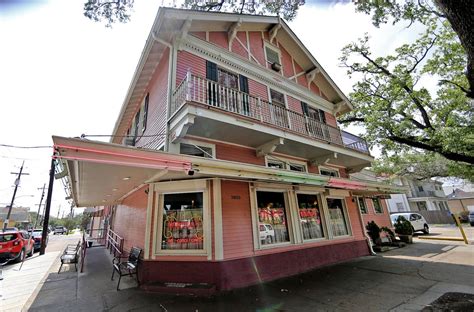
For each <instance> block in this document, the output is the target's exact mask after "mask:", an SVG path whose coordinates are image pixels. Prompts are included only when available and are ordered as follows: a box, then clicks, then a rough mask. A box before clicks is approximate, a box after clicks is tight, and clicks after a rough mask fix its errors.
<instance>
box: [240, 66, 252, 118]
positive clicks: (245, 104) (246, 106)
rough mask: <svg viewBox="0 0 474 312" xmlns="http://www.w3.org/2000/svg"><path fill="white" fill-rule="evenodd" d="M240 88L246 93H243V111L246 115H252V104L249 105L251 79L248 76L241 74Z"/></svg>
mask: <svg viewBox="0 0 474 312" xmlns="http://www.w3.org/2000/svg"><path fill="white" fill-rule="evenodd" d="M239 82H240V83H239V88H240V91H242V92H243V93H245V94H242V113H243V114H244V115H247V116H249V115H250V106H249V96H248V94H249V81H248V79H247V77H245V76H243V75H239Z"/></svg>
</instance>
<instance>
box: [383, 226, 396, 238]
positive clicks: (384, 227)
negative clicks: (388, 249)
mask: <svg viewBox="0 0 474 312" xmlns="http://www.w3.org/2000/svg"><path fill="white" fill-rule="evenodd" d="M380 230H381V231H382V232H385V233H387V234H388V236H389V237H390V240H391V241H392V242H394V241H395V240H396V239H395V233H393V231H392V230H391V229H389V228H388V227H386V226H382V227H381V228H380Z"/></svg>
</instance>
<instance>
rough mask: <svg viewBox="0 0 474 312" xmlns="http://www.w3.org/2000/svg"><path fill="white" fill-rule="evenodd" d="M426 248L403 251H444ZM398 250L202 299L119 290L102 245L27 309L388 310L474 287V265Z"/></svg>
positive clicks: (51, 282) (55, 277) (126, 282)
mask: <svg viewBox="0 0 474 312" xmlns="http://www.w3.org/2000/svg"><path fill="white" fill-rule="evenodd" d="M422 244H423V243H416V244H415V245H414V246H408V247H405V248H403V249H400V250H399V251H400V252H401V251H402V250H406V251H405V252H408V251H409V250H410V249H415V250H413V251H411V252H412V253H413V254H414V255H416V254H423V253H424V254H426V253H427V252H428V251H430V252H431V251H438V252H440V251H443V248H445V247H446V245H442V244H440V245H437V244H429V245H430V246H424V245H422ZM433 245H435V246H433ZM436 245H437V246H436ZM470 248H471V249H470V251H472V250H473V249H472V246H470ZM416 250H421V251H416ZM397 251H398V250H394V251H393V252H392V256H394V257H381V256H376V257H363V258H359V259H356V260H353V261H350V262H346V263H341V264H337V265H333V266H328V267H324V268H321V269H317V270H313V271H310V272H307V273H305V274H300V275H298V276H294V277H290V278H284V279H279V280H276V281H272V282H268V283H263V284H260V285H256V286H252V287H247V288H243V289H237V290H234V291H229V292H225V293H221V294H219V295H216V296H213V297H207V298H202V297H194V296H190V295H181V296H177V295H176V296H174V295H164V294H155V293H146V292H144V291H141V290H139V289H137V288H135V284H134V282H133V278H130V279H129V278H128V277H127V278H123V279H122V282H123V284H122V283H121V289H122V285H123V288H126V287H127V286H128V287H130V286H131V287H132V288H128V289H124V290H121V291H118V292H117V291H116V289H115V288H116V286H117V284H116V283H117V280H115V281H111V280H110V275H111V273H112V266H111V257H110V256H109V254H108V253H107V251H106V250H105V249H104V248H91V249H89V250H88V254H87V258H86V266H85V273H83V274H77V273H76V272H75V271H74V267H73V266H72V267H71V269H72V271H67V272H64V273H61V274H57V273H51V274H49V276H48V279H47V281H46V282H45V283H44V285H43V287H42V288H41V290H40V292H39V294H38V296H37V297H36V299H35V301H34V302H33V304H32V306H31V308H30V310H29V311H169V312H171V311H225V312H232V311H239V312H241V311H360V310H364V311H388V310H390V309H393V308H396V307H398V306H401V305H403V304H406V303H410V304H411V303H412V302H414V303H413V304H415V303H416V304H417V307H421V308H422V307H423V306H424V305H426V304H428V303H430V302H432V301H434V300H435V299H436V298H438V297H439V296H441V295H442V294H443V293H444V292H445V290H443V289H444V288H443V287H441V286H443V285H454V284H459V285H462V287H464V288H462V289H467V290H468V291H469V290H472V289H474V288H473V287H474V270H473V267H472V266H469V265H459V264H449V263H440V262H429V261H426V260H425V259H422V258H420V259H419V260H418V259H416V260H414V259H406V258H398V257H396V256H397V254H396V252H397ZM408 253H409V252H408ZM449 283H452V284H449ZM444 287H446V286H444ZM433 289H434V290H433ZM462 289H460V291H462ZM428 290H430V291H429V293H430V294H431V295H430V296H431V297H427V296H426V294H427V291H428ZM432 290H433V291H432ZM464 291H465V290H464ZM433 296H434V297H433ZM419 298H422V299H423V300H424V301H423V300H421V299H420V300H418V299H419ZM417 300H418V301H417Z"/></svg>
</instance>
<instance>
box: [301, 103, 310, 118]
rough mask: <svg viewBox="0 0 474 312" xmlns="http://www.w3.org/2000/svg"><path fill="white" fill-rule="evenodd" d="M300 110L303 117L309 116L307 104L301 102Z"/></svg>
mask: <svg viewBox="0 0 474 312" xmlns="http://www.w3.org/2000/svg"><path fill="white" fill-rule="evenodd" d="M301 109H302V110H303V114H304V115H305V116H309V109H308V104H306V103H305V102H301Z"/></svg>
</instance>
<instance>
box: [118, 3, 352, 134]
mask: <svg viewBox="0 0 474 312" xmlns="http://www.w3.org/2000/svg"><path fill="white" fill-rule="evenodd" d="M235 23H241V24H240V25H241V26H240V27H239V29H238V30H239V31H245V30H249V31H250V30H251V31H268V30H270V29H272V28H273V27H275V25H280V26H279V30H278V32H277V33H276V38H277V39H278V40H279V42H281V43H282V44H283V45H284V46H285V47H286V48H287V49H288V47H292V46H294V45H296V46H297V47H298V49H292V50H291V54H292V56H293V57H294V59H295V60H296V62H297V63H298V64H299V65H300V66H301V67H302V68H303V70H304V71H305V72H306V73H309V72H311V71H314V70H315V72H317V73H316V76H315V81H316V83H317V84H318V85H319V86H320V87H321V88H323V89H324V90H325V95H326V96H327V97H328V98H329V102H331V103H333V104H334V108H335V107H336V105H337V107H338V111H339V112H340V113H343V112H347V111H350V110H351V109H352V106H351V104H350V102H349V100H348V99H347V97H346V96H345V95H344V93H343V92H342V91H341V90H340V89H339V88H338V87H337V86H336V84H335V83H334V81H333V80H332V79H331V78H330V77H329V75H328V74H327V73H326V71H325V70H324V69H323V68H322V66H321V65H320V64H319V63H318V62H317V61H316V59H315V58H314V56H313V55H312V54H311V53H310V52H309V50H308V49H307V48H306V47H305V46H304V45H303V43H302V42H301V41H300V40H299V39H298V37H297V36H296V35H295V33H294V32H293V31H292V30H291V29H290V27H289V26H288V25H287V24H286V23H285V22H284V21H283V20H282V19H280V18H279V17H277V16H260V15H243V14H235V13H223V12H205V11H195V10H183V9H173V8H160V9H159V10H158V13H157V15H156V18H155V21H154V23H153V26H152V28H151V30H150V33H149V35H148V39H147V41H146V43H145V47H144V49H143V52H142V55H141V57H140V60H139V63H138V65H137V68H136V70H135V73H134V75H133V78H132V81H131V84H130V86H129V89H128V92H127V96H126V98H125V101H124V103H123V105H122V108H121V110H120V113H119V116H118V119H117V121H116V123H115V127H114V130H113V134H115V135H121V134H123V133H125V131H126V130H127V126H128V125H129V124H130V122H131V120H132V119H133V117H134V115H135V112H136V111H137V109H138V107H139V105H140V104H141V101H142V100H143V98H144V96H145V91H146V89H147V87H148V83H149V81H150V80H151V78H152V76H153V74H154V71H155V69H156V66H157V65H158V62H159V61H160V59H161V57H162V56H163V54H164V52H165V51H166V48H167V47H168V46H169V45H170V43H171V42H173V40H174V39H176V38H179V36H180V35H181V34H182V33H183V32H184V31H186V32H197V31H206V30H208V31H209V30H212V31H228V30H229V29H230V28H231V27H232V25H233V24H235ZM281 79H285V78H284V77H281ZM301 89H302V90H303V88H302V87H301ZM306 91H307V90H306ZM112 142H119V139H118V138H116V139H113V138H112Z"/></svg>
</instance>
